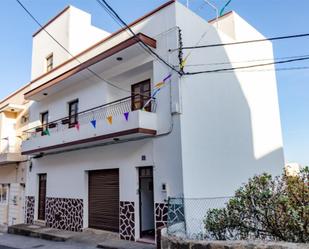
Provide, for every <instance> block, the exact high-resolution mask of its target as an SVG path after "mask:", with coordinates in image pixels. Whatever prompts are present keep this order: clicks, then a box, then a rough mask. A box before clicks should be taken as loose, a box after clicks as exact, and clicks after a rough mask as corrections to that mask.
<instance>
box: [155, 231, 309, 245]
mask: <svg viewBox="0 0 309 249" xmlns="http://www.w3.org/2000/svg"><path fill="white" fill-rule="evenodd" d="M161 248H162V249H163V248H164V249H176V248H177V249H308V248H309V244H302V243H299V244H297V243H287V242H266V241H246V240H244V241H198V240H185V239H180V238H177V237H174V236H168V235H167V234H166V229H164V231H162V235H161Z"/></svg>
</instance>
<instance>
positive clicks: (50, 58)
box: [46, 54, 54, 72]
mask: <svg viewBox="0 0 309 249" xmlns="http://www.w3.org/2000/svg"><path fill="white" fill-rule="evenodd" d="M53 67H54V55H53V54H50V55H49V56H47V57H46V72H49V71H50V70H52V69H53Z"/></svg>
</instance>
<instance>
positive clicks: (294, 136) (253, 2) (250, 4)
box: [0, 0, 309, 165]
mask: <svg viewBox="0 0 309 249" xmlns="http://www.w3.org/2000/svg"><path fill="white" fill-rule="evenodd" d="M21 1H22V2H23V3H24V4H25V5H26V7H27V8H28V9H29V10H30V11H31V12H32V13H33V15H34V16H35V17H37V19H38V20H39V21H40V22H41V23H45V22H47V21H48V20H49V19H50V18H52V17H53V16H55V15H56V14H57V13H58V12H59V11H61V10H62V9H63V8H64V7H65V6H67V5H68V4H72V5H74V6H76V7H78V8H81V9H83V10H85V11H87V12H89V13H91V14H92V20H93V24H94V25H96V26H98V27H100V28H103V29H105V30H107V31H109V32H112V31H114V30H116V29H118V28H119V26H118V25H117V24H115V22H114V21H113V20H112V19H111V18H110V17H109V16H108V15H106V13H105V12H104V10H103V9H102V8H100V7H99V5H98V4H97V2H96V1H95V0H21ZM181 1H182V2H185V0H181ZM226 1H227V0H213V2H214V3H215V4H216V5H217V6H218V7H222V6H223V5H224V3H225V2H226ZM164 2H165V0H130V1H128V0H113V1H111V0H109V3H110V4H111V5H112V6H113V7H114V8H115V9H116V10H117V11H118V13H119V14H120V16H122V17H123V18H124V19H125V20H126V21H127V22H130V21H133V20H134V19H136V18H138V17H140V16H141V15H143V14H144V13H146V12H148V11H150V10H152V9H154V8H155V7H156V6H158V5H160V4H162V3H164ZM190 3H191V5H190V6H191V8H192V10H194V11H196V12H198V14H200V15H201V16H203V17H205V18H207V19H210V18H212V17H214V13H213V11H212V10H211V9H210V8H208V7H207V6H204V7H203V5H202V3H203V0H190ZM201 6H202V7H201ZM0 9H1V15H0V30H1V36H0V45H1V46H0V55H1V60H0V68H1V78H0V99H1V98H3V97H5V96H6V95H7V94H9V93H11V92H12V91H14V90H16V89H17V88H18V87H21V86H22V85H24V84H26V83H27V82H29V80H30V70H31V49H32V45H31V39H32V34H33V33H34V32H35V31H36V30H37V29H38V26H37V25H36V24H35V23H34V22H33V21H32V20H31V19H29V17H28V16H27V15H26V14H25V12H24V11H23V10H22V9H21V8H20V7H19V5H18V4H17V3H16V1H15V0H2V1H0ZM308 9H309V1H308V0H297V1H295V0H284V1H282V0H232V2H231V4H230V6H229V7H228V8H227V11H228V10H235V11H236V12H238V14H240V16H242V17H243V18H244V19H246V20H247V21H248V22H249V23H250V24H251V25H253V26H254V27H255V28H256V29H257V30H259V31H260V32H261V33H262V34H264V35H265V36H266V37H274V36H282V35H290V34H298V33H309V27H308V24H309V15H308ZM274 52H275V57H285V56H294V55H307V54H309V38H302V39H295V40H285V41H276V42H274ZM286 66H309V62H305V61H304V62H301V63H294V64H289V65H285V67H286ZM277 80H278V90H279V104H280V113H281V122H282V129H283V140H284V151H285V158H286V161H289V162H290V161H296V162H300V163H302V164H306V165H309V155H308V150H309V126H308V125H307V124H308V123H309V97H308V92H309V70H296V71H279V72H277ZM266 122H267V121H266Z"/></svg>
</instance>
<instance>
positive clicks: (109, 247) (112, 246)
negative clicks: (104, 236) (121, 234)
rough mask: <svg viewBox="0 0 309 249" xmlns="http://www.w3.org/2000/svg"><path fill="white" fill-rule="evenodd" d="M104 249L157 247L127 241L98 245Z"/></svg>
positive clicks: (112, 241) (151, 248) (152, 248)
mask: <svg viewBox="0 0 309 249" xmlns="http://www.w3.org/2000/svg"><path fill="white" fill-rule="evenodd" d="M97 247H98V248H104V249H155V248H157V247H156V246H155V245H151V244H145V243H138V242H131V241H125V240H107V241H104V242H102V243H100V244H98V245H97Z"/></svg>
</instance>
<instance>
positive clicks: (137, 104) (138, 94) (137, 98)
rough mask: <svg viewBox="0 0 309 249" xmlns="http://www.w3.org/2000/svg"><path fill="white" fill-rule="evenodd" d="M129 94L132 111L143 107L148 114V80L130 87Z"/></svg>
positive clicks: (149, 109)
mask: <svg viewBox="0 0 309 249" xmlns="http://www.w3.org/2000/svg"><path fill="white" fill-rule="evenodd" d="M131 92H132V111H135V110H140V109H143V107H145V110H146V111H148V112H150V111H151V102H149V103H148V104H147V102H148V100H149V99H150V97H151V89H150V80H145V81H142V82H139V83H136V84H134V85H132V86H131ZM146 104H147V105H146ZM145 105H146V106H145Z"/></svg>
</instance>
